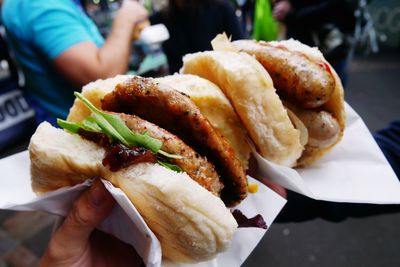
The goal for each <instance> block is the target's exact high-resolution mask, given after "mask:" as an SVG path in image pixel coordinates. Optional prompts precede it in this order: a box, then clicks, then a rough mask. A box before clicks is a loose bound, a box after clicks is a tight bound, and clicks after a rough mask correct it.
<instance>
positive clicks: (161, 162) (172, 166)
mask: <svg viewBox="0 0 400 267" xmlns="http://www.w3.org/2000/svg"><path fill="white" fill-rule="evenodd" d="M158 164H160V165H161V166H163V167H165V168H167V169H170V170H173V171H174V172H183V170H182V169H181V168H180V167H179V166H178V165H175V164H171V163H167V162H163V161H158Z"/></svg>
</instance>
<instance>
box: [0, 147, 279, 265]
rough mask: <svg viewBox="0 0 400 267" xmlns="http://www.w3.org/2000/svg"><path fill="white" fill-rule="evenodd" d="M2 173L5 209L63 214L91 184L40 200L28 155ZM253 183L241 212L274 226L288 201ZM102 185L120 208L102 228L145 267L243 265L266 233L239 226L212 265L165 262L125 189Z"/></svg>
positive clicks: (5, 164) (0, 164)
mask: <svg viewBox="0 0 400 267" xmlns="http://www.w3.org/2000/svg"><path fill="white" fill-rule="evenodd" d="M0 172H1V174H2V177H1V178H0V209H11V210H25V211H28V210H29V211H32V210H40V211H46V212H49V213H52V214H57V215H61V216H64V215H65V214H66V213H67V212H68V211H69V209H70V207H71V205H72V203H73V201H74V200H75V198H76V197H77V196H78V195H79V194H80V192H82V190H84V189H85V188H87V186H89V185H90V181H86V182H85V183H83V184H80V185H76V186H74V187H70V188H62V189H59V190H57V191H54V192H50V193H47V194H44V195H42V196H40V197H37V196H36V195H35V193H33V192H32V189H31V182H30V174H29V156H28V153H27V152H22V153H19V154H16V155H14V156H11V157H8V158H5V159H2V160H0ZM249 179H250V182H251V183H257V184H258V185H259V191H258V192H257V193H256V194H250V195H249V196H248V197H247V198H246V199H245V200H244V201H243V202H242V203H241V204H240V205H239V206H238V207H237V208H238V209H240V210H241V211H242V212H243V213H244V214H245V215H247V216H248V217H253V216H255V215H257V214H261V215H262V216H263V217H264V219H265V221H266V223H267V225H268V226H271V224H272V222H273V220H274V219H275V217H276V216H277V215H278V213H279V212H280V210H281V209H282V208H283V206H284V205H285V203H286V200H285V199H283V198H281V197H280V196H278V195H277V194H276V193H275V192H273V191H271V190H270V189H269V188H267V187H266V186H264V185H263V184H261V183H259V182H258V181H255V180H254V179H252V178H249ZM103 183H104V185H105V186H106V188H107V189H108V191H110V192H111V194H112V195H113V197H114V198H115V200H116V202H117V203H118V205H115V207H114V209H113V210H112V212H111V214H110V216H109V217H108V218H107V219H106V220H105V221H104V222H103V223H102V224H101V225H100V226H99V227H98V228H99V229H101V230H103V231H105V232H107V233H110V234H112V235H114V236H116V237H118V238H119V239H121V240H123V241H125V242H126V243H128V244H131V245H132V246H133V247H134V248H135V249H136V251H137V252H138V254H139V255H141V257H142V258H143V261H144V262H145V263H146V266H150V267H157V266H192V267H193V266H196V267H197V266H202V267H206V266H210V267H211V266H221V267H222V266H232V267H235V266H240V265H241V264H242V263H243V262H244V261H245V259H246V258H247V257H248V256H249V255H250V253H251V251H252V250H253V249H254V248H255V246H256V245H257V244H258V242H259V241H260V240H261V238H262V237H263V235H264V234H265V232H266V230H263V229H258V228H239V229H238V230H237V232H236V234H235V236H234V240H233V242H232V245H231V247H230V249H229V250H227V251H226V252H224V253H221V254H220V255H219V256H218V257H217V258H216V259H215V260H213V261H210V262H203V263H201V264H197V265H184V264H176V263H170V262H162V254H161V248H160V244H159V242H158V240H157V238H156V237H155V235H154V234H153V233H152V232H151V230H150V229H149V228H148V227H147V225H146V224H145V222H144V221H143V219H142V217H141V216H140V214H139V213H138V212H137V210H136V209H135V207H134V206H133V205H132V204H131V202H130V201H129V200H128V198H127V197H126V195H125V194H124V193H123V192H122V191H121V190H119V189H118V188H115V187H114V186H113V185H112V184H111V183H109V182H108V181H103Z"/></svg>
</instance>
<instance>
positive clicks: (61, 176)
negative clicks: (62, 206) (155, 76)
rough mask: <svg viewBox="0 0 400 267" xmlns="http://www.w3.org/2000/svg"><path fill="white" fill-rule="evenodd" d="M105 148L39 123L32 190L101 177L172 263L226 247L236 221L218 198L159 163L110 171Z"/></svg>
mask: <svg viewBox="0 0 400 267" xmlns="http://www.w3.org/2000/svg"><path fill="white" fill-rule="evenodd" d="M104 152H105V151H104V149H103V148H101V147H100V146H97V145H96V144H95V143H92V142H90V141H87V140H84V139H82V138H81V137H80V136H79V135H73V134H70V133H67V132H65V131H63V130H60V129H56V128H54V127H52V126H51V125H50V124H48V123H46V122H44V123H42V124H41V125H39V127H38V129H37V131H36V133H35V134H34V135H33V136H32V139H31V143H30V145H29V153H30V158H31V172H32V185H33V188H34V190H35V191H37V192H40V193H42V192H46V191H50V190H55V189H57V188H59V187H63V186H71V185H74V184H76V183H80V182H83V181H84V180H86V179H90V178H95V177H102V178H104V179H107V180H109V181H111V182H112V183H113V184H114V185H115V186H117V187H120V188H121V189H122V190H123V191H124V192H125V193H126V194H127V196H128V197H129V199H130V200H131V201H132V203H133V204H134V205H135V207H136V208H137V209H138V211H139V212H140V214H141V215H142V216H143V218H144V220H145V221H146V223H147V224H148V225H149V227H150V228H151V229H152V231H153V232H154V233H155V234H156V236H157V237H158V239H159V240H160V243H161V247H162V252H163V256H164V257H166V258H168V259H170V260H172V261H176V262H198V261H204V260H208V259H210V258H213V257H215V256H216V254H217V253H218V252H221V251H224V250H226V249H227V247H228V246H229V244H230V242H231V240H232V237H233V234H234V232H235V230H236V228H237V223H236V221H235V219H234V218H233V216H232V214H231V213H230V211H229V210H228V209H227V208H226V207H225V205H224V203H223V202H222V201H221V199H219V198H218V197H216V196H214V195H213V194H211V193H210V192H209V191H207V190H206V189H204V188H203V187H201V186H200V185H199V184H197V183H196V182H194V181H193V180H192V179H190V177H189V176H188V175H187V174H186V173H177V172H174V171H171V170H169V169H166V168H164V167H162V166H160V165H158V164H152V163H139V164H136V165H132V166H130V167H128V168H126V169H123V170H121V171H118V172H111V171H109V169H108V168H106V167H104V166H103V165H102V163H101V161H102V159H103V156H104Z"/></svg>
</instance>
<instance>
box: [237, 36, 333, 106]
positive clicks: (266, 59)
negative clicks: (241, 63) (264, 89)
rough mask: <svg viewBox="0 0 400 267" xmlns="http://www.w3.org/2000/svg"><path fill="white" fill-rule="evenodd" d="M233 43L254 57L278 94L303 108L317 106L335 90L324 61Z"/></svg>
mask: <svg viewBox="0 0 400 267" xmlns="http://www.w3.org/2000/svg"><path fill="white" fill-rule="evenodd" d="M233 44H234V45H235V46H236V47H237V48H238V49H239V50H240V51H243V52H246V53H248V54H251V55H254V56H255V57H256V58H257V60H258V61H259V62H260V63H261V64H262V65H263V66H264V68H265V69H266V70H267V71H268V73H269V74H270V75H271V78H272V80H273V82H274V87H275V88H276V89H277V91H278V94H280V95H281V96H283V97H284V98H286V99H287V100H289V101H291V102H293V103H296V104H297V105H299V106H301V107H303V108H317V107H320V106H321V105H323V104H324V103H326V102H327V101H328V100H329V98H330V97H331V95H332V93H333V91H334V89H335V79H334V77H333V76H332V73H331V71H330V67H329V66H328V65H327V64H326V63H324V62H323V61H319V62H317V61H315V60H314V59H311V58H309V57H307V56H306V55H305V54H303V53H300V52H293V51H289V50H288V49H287V48H286V47H284V46H280V45H276V46H275V45H272V44H270V43H266V42H256V41H252V40H240V41H235V42H233Z"/></svg>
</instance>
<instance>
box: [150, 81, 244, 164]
mask: <svg viewBox="0 0 400 267" xmlns="http://www.w3.org/2000/svg"><path fill="white" fill-rule="evenodd" d="M156 80H157V81H159V82H161V83H165V84H168V85H169V86H170V87H172V88H174V89H175V90H178V91H179V92H182V93H184V94H186V95H188V96H190V99H191V100H192V101H193V102H194V103H195V104H196V106H197V107H198V108H199V109H200V111H201V113H202V114H203V115H204V116H205V117H206V118H207V119H208V120H209V121H210V122H211V125H212V126H213V127H214V128H215V129H217V130H218V131H219V132H220V133H221V134H222V135H223V136H224V137H225V138H226V140H227V141H228V142H229V144H230V145H231V146H232V148H233V150H234V151H235V154H236V157H237V158H238V159H239V160H240V162H241V163H242V166H243V168H244V169H247V167H248V162H249V158H250V151H251V150H250V146H249V144H248V142H247V139H246V138H247V137H246V136H247V133H246V129H245V128H244V126H243V125H242V123H241V122H240V119H239V118H238V116H237V114H236V112H235V110H234V109H233V107H232V105H231V103H230V102H229V100H228V99H227V98H226V96H225V95H224V93H223V92H222V91H221V89H219V87H218V86H216V85H215V84H213V83H212V82H210V81H208V80H206V79H203V78H201V77H199V76H196V75H190V74H175V75H170V76H166V77H162V78H157V79H156Z"/></svg>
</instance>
